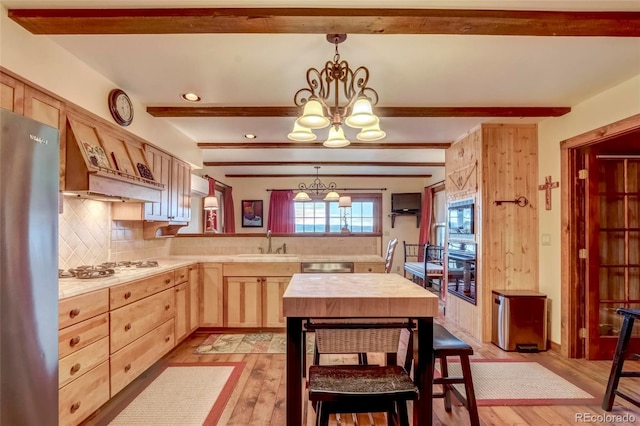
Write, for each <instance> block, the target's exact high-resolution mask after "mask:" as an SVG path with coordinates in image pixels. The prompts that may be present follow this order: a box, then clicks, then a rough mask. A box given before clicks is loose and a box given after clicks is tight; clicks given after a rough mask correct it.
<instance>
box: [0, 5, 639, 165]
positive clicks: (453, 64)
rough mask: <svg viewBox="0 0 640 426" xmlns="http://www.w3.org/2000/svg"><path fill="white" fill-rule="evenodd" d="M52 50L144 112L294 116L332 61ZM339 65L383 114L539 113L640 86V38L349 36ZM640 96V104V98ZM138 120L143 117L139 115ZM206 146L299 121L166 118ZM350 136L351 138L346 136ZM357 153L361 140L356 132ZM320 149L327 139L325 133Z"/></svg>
mask: <svg viewBox="0 0 640 426" xmlns="http://www.w3.org/2000/svg"><path fill="white" fill-rule="evenodd" d="M2 3H3V4H4V5H6V6H8V7H10V8H11V7H15V8H29V7H33V8H38V7H44V8H57V7H100V8H104V7H189V6H194V7H238V6H239V5H242V6H243V7H292V6H298V7H302V6H305V5H307V6H308V2H302V1H297V2H295V1H285V0H281V1H244V2H239V1H236V2H233V1H180V0H162V1H149V0H137V1H135V0H130V1H115V0H114V1H97V0H94V1H91V0H82V1H80V0H79V1H70V0H69V1H55V0H50V1H44V0H43V1H28V0H22V1H16V0H7V1H2ZM319 6H322V7H332V6H338V7H370V8H374V7H388V6H389V2H388V1H357V0H351V1H323V2H322V3H321V4H320V5H314V7H319ZM393 6H394V7H398V8H412V7H413V8H416V7H420V8H443V7H448V8H454V7H455V8H470V9H489V8H494V9H496V8H498V9H525V10H543V9H546V10H627V11H640V1H491V2H486V1H472V0H470V1H417V0H416V1H395V2H393ZM51 38H52V39H53V40H54V41H55V42H57V43H58V44H60V45H61V46H62V47H64V48H65V49H67V50H68V51H70V52H71V53H72V54H74V55H75V56H77V57H78V58H79V59H81V60H82V61H84V62H86V63H87V64H88V65H89V66H91V67H92V68H94V69H96V70H97V71H98V72H100V73H101V74H103V75H105V76H106V77H107V78H108V79H110V80H112V81H113V82H114V83H115V84H117V85H118V86H119V87H121V88H122V89H124V90H125V91H126V92H128V93H129V94H130V95H132V96H134V97H136V98H137V99H138V100H139V101H141V102H142V103H143V104H145V105H147V106H160V105H162V106H193V104H189V103H186V102H184V101H181V100H180V98H179V95H180V93H184V92H189V91H192V92H196V93H198V94H199V95H200V96H201V97H202V102H201V105H203V106H292V105H293V96H294V94H295V92H296V91H297V90H298V89H300V88H302V87H304V86H305V85H306V81H305V72H306V70H307V68H310V67H316V68H319V67H322V66H323V65H324V63H325V62H326V61H328V60H331V59H332V57H333V53H334V48H333V46H332V45H331V44H329V43H328V42H327V41H326V39H325V36H324V35H318V34H202V35H195V34H189V35H187V34H181V35H90V36H89V35H80V36H78V35H73V36H52V37H51ZM340 55H341V58H342V59H344V60H347V61H348V62H349V64H350V65H351V66H352V67H358V66H361V65H363V66H366V67H368V68H369V71H370V73H371V75H370V86H371V87H372V88H374V89H375V90H376V91H377V92H378V94H379V98H380V102H379V106H432V107H438V106H443V107H444V106H458V107H459V106H492V107H495V106H510V107H515V106H528V107H532V106H542V107H551V106H555V107H563V106H574V105H576V104H577V103H579V102H581V101H583V100H585V99H587V98H589V97H591V96H593V95H594V94H596V93H598V92H600V91H603V90H605V89H607V88H609V87H612V86H614V85H616V84H619V83H621V82H623V81H625V80H627V79H629V78H631V77H633V76H635V75H637V74H640V38H611V37H524V36H463V35H457V36H450V35H447V36H445V35H361V34H355V35H348V38H347V40H346V41H345V42H344V43H343V44H341V45H340ZM639 95H640V94H639ZM136 113H137V114H140V113H143V112H138V111H137V112H136ZM157 120H167V121H169V122H170V123H171V124H173V125H174V126H175V127H177V128H178V129H180V130H181V131H182V132H184V133H185V134H186V135H187V136H189V137H190V138H191V139H193V140H195V141H197V142H238V143H240V142H247V140H246V139H244V138H243V135H244V134H246V133H254V134H256V135H257V136H258V138H257V139H256V140H255V141H254V142H286V141H287V137H286V135H287V133H288V132H289V131H290V130H291V128H292V126H293V121H294V118H157ZM514 120H515V121H517V122H537V121H540V119H536V118H527V119H511V120H506V119H496V118H494V119H488V118H484V119H483V118H385V117H383V118H381V127H382V128H383V129H384V130H385V131H386V132H387V137H386V139H384V140H383V141H382V142H388V143H396V142H450V141H453V140H454V139H456V138H458V137H460V136H461V135H463V134H464V133H466V132H467V131H468V130H470V129H471V128H473V127H474V126H476V125H478V124H480V123H481V122H489V121H493V122H505V121H514ZM347 129H348V128H347ZM346 133H347V135H346V136H347V137H348V138H349V139H351V140H353V141H355V140H356V139H355V132H354V131H347V132H346ZM318 135H319V138H318V140H319V141H322V140H324V139H323V138H324V137H326V129H325V130H324V133H318ZM203 159H204V161H213V160H215V161H285V160H286V161H294V160H298V161H343V160H344V161H372V162H377V161H399V162H402V161H404V162H421V161H424V162H434V161H435V162H442V161H444V152H443V151H442V150H390V149H379V150H363V149H352V150H349V149H345V148H343V149H324V150H317V149H298V150H282V149H271V150H247V149H243V150H239V149H223V150H204V151H203ZM224 170H225V172H226V173H232V174H237V173H249V172H251V173H289V172H293V173H313V172H314V170H313V168H312V167H311V166H304V167H300V166H298V167H286V168H284V167H282V166H278V167H276V168H273V167H271V168H256V167H255V166H252V167H250V168H247V167H225V169H224ZM433 171H434V169H428V168H419V170H418V168H406V167H405V168H403V167H399V168H396V169H391V168H389V167H385V168H380V167H372V166H367V167H359V168H355V167H338V166H336V167H323V169H322V172H323V174H328V173H339V174H341V173H342V174H343V173H373V174H385V173H398V174H404V173H415V172H420V173H429V172H433Z"/></svg>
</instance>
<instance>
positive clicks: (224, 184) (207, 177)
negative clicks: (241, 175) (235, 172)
mask: <svg viewBox="0 0 640 426" xmlns="http://www.w3.org/2000/svg"><path fill="white" fill-rule="evenodd" d="M202 177H203V178H205V179H213V180H215V181H216V183H219V184H220V185H222V186H224V187H225V188H233V187H232V186H231V185H227V184H226V183H224V182H221V181H219V180H218V179H216V178H213V177H211V176H209V175H204V176H202Z"/></svg>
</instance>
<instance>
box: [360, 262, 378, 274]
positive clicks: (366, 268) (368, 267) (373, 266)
mask: <svg viewBox="0 0 640 426" xmlns="http://www.w3.org/2000/svg"><path fill="white" fill-rule="evenodd" d="M353 272H355V273H367V272H372V273H382V272H384V263H382V262H376V263H363V262H356V263H354V264H353Z"/></svg>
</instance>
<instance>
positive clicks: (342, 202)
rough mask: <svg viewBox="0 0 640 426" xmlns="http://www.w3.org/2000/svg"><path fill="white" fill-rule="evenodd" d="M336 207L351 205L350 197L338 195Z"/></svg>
mask: <svg viewBox="0 0 640 426" xmlns="http://www.w3.org/2000/svg"><path fill="white" fill-rule="evenodd" d="M338 207H351V197H340V199H339V200H338Z"/></svg>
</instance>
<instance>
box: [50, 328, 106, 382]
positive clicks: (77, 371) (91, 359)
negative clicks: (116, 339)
mask: <svg viewBox="0 0 640 426" xmlns="http://www.w3.org/2000/svg"><path fill="white" fill-rule="evenodd" d="M108 360H109V337H103V338H102V339H100V340H98V341H97V342H95V343H92V344H90V345H89V346H87V347H86V348H83V349H80V350H79V351H76V352H74V353H72V354H71V355H69V356H66V357H64V358H62V359H61V360H60V362H59V364H58V366H59V369H58V370H59V371H58V386H60V387H62V386H65V385H66V384H68V383H70V382H72V381H73V380H75V379H77V378H78V377H81V376H82V375H84V374H85V373H86V372H87V371H90V370H91V369H92V368H93V367H95V366H96V365H98V364H100V363H102V362H104V361H108Z"/></svg>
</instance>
